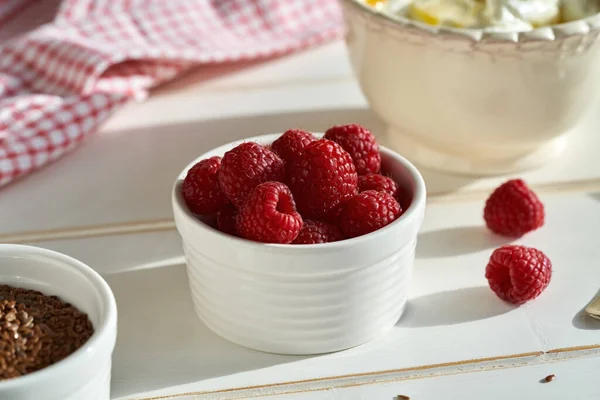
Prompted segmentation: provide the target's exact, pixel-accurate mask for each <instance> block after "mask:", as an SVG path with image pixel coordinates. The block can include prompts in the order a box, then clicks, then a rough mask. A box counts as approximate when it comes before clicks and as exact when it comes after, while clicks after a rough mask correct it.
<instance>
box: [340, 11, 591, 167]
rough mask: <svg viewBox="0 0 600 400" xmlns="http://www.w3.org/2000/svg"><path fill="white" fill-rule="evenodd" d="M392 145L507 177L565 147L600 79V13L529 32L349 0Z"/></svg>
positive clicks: (437, 163)
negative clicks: (430, 19) (426, 17)
mask: <svg viewBox="0 0 600 400" xmlns="http://www.w3.org/2000/svg"><path fill="white" fill-rule="evenodd" d="M341 3H342V5H343V10H344V17H345V21H346V25H347V44H348V48H349V53H350V57H351V62H352V65H353V68H354V70H355V74H356V76H357V78H358V80H359V82H360V85H361V87H362V90H363V92H364V94H365V96H366V97H367V99H368V101H369V103H370V105H371V107H372V109H373V110H374V111H375V113H377V114H378V115H379V116H380V117H381V118H382V119H383V120H384V121H385V122H386V123H387V125H388V132H387V137H386V138H385V139H383V141H384V143H386V144H387V145H388V146H390V147H391V148H392V149H394V150H396V151H398V152H401V153H402V154H403V155H405V156H407V157H408V158H409V159H411V160H413V161H415V162H417V163H419V164H421V165H426V166H429V167H433V168H435V169H441V170H446V171H455V172H461V173H468V174H497V173H507V172H514V171H518V170H522V169H527V168H531V167H535V166H538V165H540V164H542V163H544V162H546V161H548V160H550V159H552V158H554V157H556V156H557V155H558V154H560V152H561V150H562V149H563V148H564V146H565V141H566V139H567V136H566V134H567V132H569V130H571V129H572V128H573V127H574V126H575V125H576V124H577V123H578V122H579V121H580V120H581V118H582V117H583V116H584V114H585V113H586V111H587V110H588V109H589V107H590V105H591V104H593V102H594V99H595V94H596V92H598V89H599V88H600V86H599V85H598V79H599V77H600V58H599V54H600V52H599V49H600V44H599V41H598V34H599V33H600V16H599V15H595V16H592V17H589V18H586V19H583V20H578V21H575V22H570V23H565V24H560V25H555V26H551V27H544V28H540V29H536V30H533V31H530V32H521V33H488V32H484V31H481V30H476V29H475V30H466V29H453V28H440V27H432V26H428V25H425V24H422V23H420V22H416V21H411V20H408V19H406V18H404V17H401V16H394V15H389V14H387V13H383V12H381V11H379V10H377V9H375V8H373V7H370V6H368V5H366V4H365V3H363V1H362V0H342V2H341Z"/></svg>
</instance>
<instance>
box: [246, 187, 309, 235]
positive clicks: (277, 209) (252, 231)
mask: <svg viewBox="0 0 600 400" xmlns="http://www.w3.org/2000/svg"><path fill="white" fill-rule="evenodd" d="M236 227H237V232H238V234H239V235H240V236H241V237H243V238H246V239H249V240H254V241H257V242H264V243H282V244H286V243H291V242H292V241H293V240H294V239H296V237H297V236H298V233H299V232H300V229H301V228H302V217H301V216H300V214H299V213H298V212H297V211H296V204H295V203H294V198H293V197H292V192H291V191H290V189H289V188H288V187H287V186H286V185H285V184H283V183H281V182H265V183H261V184H260V185H258V186H256V187H255V188H254V189H253V190H252V192H251V193H250V195H249V196H248V199H247V200H246V202H245V203H244V205H243V206H242V208H240V210H239V212H238V215H237V223H236Z"/></svg>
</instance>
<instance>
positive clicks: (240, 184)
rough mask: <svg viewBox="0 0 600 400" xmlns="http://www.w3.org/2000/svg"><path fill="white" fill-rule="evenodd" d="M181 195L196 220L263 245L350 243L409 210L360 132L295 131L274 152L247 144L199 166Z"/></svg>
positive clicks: (372, 143) (367, 135)
mask: <svg viewBox="0 0 600 400" xmlns="http://www.w3.org/2000/svg"><path fill="white" fill-rule="evenodd" d="M182 193H183V197H184V199H185V201H186V204H187V206H188V207H189V209H190V210H191V211H192V212H193V213H194V214H196V215H200V216H207V215H216V227H217V229H218V230H220V231H221V232H225V233H227V234H230V235H234V236H239V237H242V238H245V239H248V240H253V241H256V242H264V243H280V244H289V243H291V244H317V243H328V242H335V241H339V240H343V239H350V238H354V237H357V236H361V235H365V234H367V233H370V232H373V231H376V230H377V229H380V228H382V227H384V226H386V225H388V224H390V223H391V222H393V221H395V220H396V219H398V218H399V217H400V216H401V215H402V213H403V211H404V210H403V207H402V206H401V202H400V190H399V188H398V185H397V184H396V182H394V180H392V179H391V178H390V177H388V176H385V175H382V174H381V155H380V154H379V145H378V144H377V141H376V140H375V137H374V136H373V134H371V132H369V131H368V130H367V129H366V128H364V127H362V126H360V125H343V126H334V127H332V128H330V129H329V130H327V132H326V133H325V135H324V136H323V138H322V139H318V138H316V137H315V136H314V135H313V134H311V133H309V132H305V131H302V130H299V129H292V130H288V131H286V132H285V133H284V134H283V135H281V136H280V137H279V138H278V139H277V140H275V141H274V142H273V143H272V144H271V145H270V146H262V145H260V144H258V143H254V142H245V143H242V144H240V145H239V146H237V147H235V148H234V149H232V150H230V151H228V152H227V153H225V155H224V156H223V158H221V157H211V158H209V159H206V160H202V161H200V162H198V163H197V164H196V165H194V166H193V167H192V168H191V169H190V170H189V172H188V174H187V176H186V177H185V180H184V181H183V185H182ZM405 207H406V205H405Z"/></svg>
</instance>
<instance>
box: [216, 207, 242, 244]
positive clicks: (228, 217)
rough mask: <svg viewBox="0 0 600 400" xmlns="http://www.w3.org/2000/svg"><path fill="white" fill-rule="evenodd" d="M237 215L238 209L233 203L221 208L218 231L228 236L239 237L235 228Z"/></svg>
mask: <svg viewBox="0 0 600 400" xmlns="http://www.w3.org/2000/svg"><path fill="white" fill-rule="evenodd" d="M237 213H238V211H237V209H236V208H235V207H234V206H233V204H231V203H228V204H227V205H225V206H223V207H221V209H219V211H218V212H217V229H218V230H219V231H221V232H223V233H227V234H228V235H232V236H238V234H237V229H236V227H235V220H236V217H237Z"/></svg>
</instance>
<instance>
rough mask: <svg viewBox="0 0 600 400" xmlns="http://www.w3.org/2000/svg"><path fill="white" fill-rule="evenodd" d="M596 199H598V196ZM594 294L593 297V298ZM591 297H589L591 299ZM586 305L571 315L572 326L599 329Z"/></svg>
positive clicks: (599, 321) (599, 324) (598, 324)
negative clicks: (586, 309)
mask: <svg viewBox="0 0 600 400" xmlns="http://www.w3.org/2000/svg"><path fill="white" fill-rule="evenodd" d="M598 199H599V200H600V196H598ZM598 295H600V290H599V291H598V292H597V293H596V294H595V296H598ZM595 296H594V298H595ZM591 300H592V299H590V301H591ZM586 307H587V304H586V305H585V306H583V308H582V309H581V310H579V312H578V313H577V314H575V316H574V317H573V320H572V321H571V322H572V323H573V326H574V327H575V328H577V329H581V330H585V331H593V330H600V320H598V319H595V318H592V317H590V316H589V315H587V313H586V312H585V308H586Z"/></svg>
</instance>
